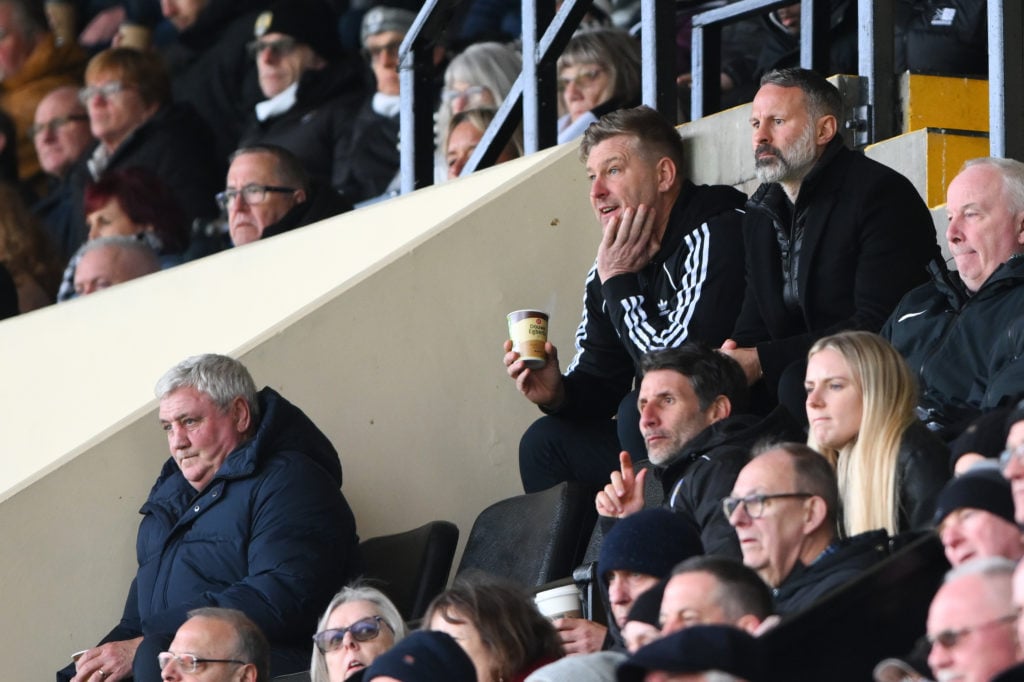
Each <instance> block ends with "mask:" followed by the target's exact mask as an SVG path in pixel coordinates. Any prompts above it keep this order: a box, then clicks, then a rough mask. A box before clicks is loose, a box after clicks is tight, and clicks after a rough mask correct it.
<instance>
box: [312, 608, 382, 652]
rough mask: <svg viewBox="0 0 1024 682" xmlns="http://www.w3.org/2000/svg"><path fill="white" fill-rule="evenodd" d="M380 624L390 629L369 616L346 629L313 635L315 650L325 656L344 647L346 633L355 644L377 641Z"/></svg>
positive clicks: (378, 617) (324, 631)
mask: <svg viewBox="0 0 1024 682" xmlns="http://www.w3.org/2000/svg"><path fill="white" fill-rule="evenodd" d="M382 623H383V624H384V625H387V626H388V628H389V629H390V628H391V626H390V625H388V622H387V621H386V620H384V619H383V618H381V617H380V616H370V617H369V618H363V619H362V620H357V621H356V622H354V623H352V625H349V626H348V627H347V628H334V629H332V630H323V631H322V632H318V633H316V634H315V635H313V642H315V643H316V648H317V649H319V650H320V653H323V654H326V653H327V652H328V651H334V650H335V649H340V648H341V647H342V646H343V645H344V643H345V633H346V632H347V633H349V634H350V635H352V639H354V640H355V641H357V642H369V641H370V640H372V639H377V636H378V635H380V626H381V624H382Z"/></svg>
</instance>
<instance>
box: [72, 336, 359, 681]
mask: <svg viewBox="0 0 1024 682" xmlns="http://www.w3.org/2000/svg"><path fill="white" fill-rule="evenodd" d="M155 392H156V395H157V398H158V400H159V401H160V406H159V424H160V428H161V429H162V430H163V431H164V433H165V434H166V435H167V444H168V446H169V449H170V454H171V457H170V458H169V459H168V460H166V461H165V462H164V464H163V467H162V469H161V471H160V474H159V476H158V477H157V480H156V483H155V484H154V485H153V487H152V489H151V491H150V494H149V499H148V500H147V501H146V503H145V504H144V505H143V507H142V510H141V513H142V517H143V518H142V522H141V524H140V525H139V533H138V538H137V540H136V547H137V553H138V564H139V568H138V571H137V572H136V575H135V580H134V581H132V585H131V588H130V590H129V592H128V599H127V601H126V603H125V608H124V613H123V616H122V618H121V622H120V624H118V625H117V626H116V627H115V628H114V629H113V630H111V632H110V633H109V634H108V635H107V636H106V637H105V638H104V639H103V642H102V643H101V644H100V645H98V646H96V647H94V648H91V649H88V650H86V651H85V652H83V653H82V655H81V656H80V657H78V658H77V661H76V663H75V664H73V665H72V666H69V668H68V669H65V670H63V671H61V672H60V673H58V680H62V679H68V677H70V676H71V675H74V677H73V682H85V681H86V680H91V682H117V681H118V680H123V679H128V678H131V679H133V680H134V682H156V681H157V680H160V679H161V674H162V673H161V670H160V668H159V667H158V666H157V655H158V654H160V653H161V652H164V651H167V650H168V649H169V648H170V650H171V651H172V652H174V653H175V654H177V655H178V656H179V657H180V658H182V659H183V660H182V661H181V662H178V663H177V665H178V667H181V666H183V665H184V666H185V667H186V668H190V667H191V663H189V662H187V661H185V660H184V656H183V654H184V653H191V654H196V655H200V654H203V655H212V653H214V652H208V651H193V650H188V649H186V650H185V651H179V650H178V649H176V648H175V646H176V644H175V643H173V642H172V641H171V640H172V639H174V638H175V632H176V631H177V630H178V628H179V627H181V626H182V623H184V622H185V620H186V616H187V614H188V613H189V612H190V611H192V610H193V609H196V608H200V607H204V606H218V607H225V608H233V609H237V610H239V611H242V612H244V613H245V614H246V616H248V617H249V618H251V619H252V621H253V622H254V623H256V624H257V625H258V626H259V628H260V629H261V630H262V631H263V632H264V633H265V634H266V636H267V638H268V639H269V641H270V645H271V649H270V668H271V671H272V672H273V674H274V675H284V674H289V673H293V672H297V671H301V670H306V669H307V668H308V665H309V643H310V637H311V636H312V635H313V631H314V627H315V625H316V621H317V616H318V615H319V613H320V609H321V608H322V607H323V605H324V604H326V603H327V602H328V601H330V599H331V596H332V595H333V594H334V593H335V592H336V591H337V590H338V589H339V588H340V587H341V586H342V585H344V584H345V583H346V582H347V581H348V580H349V579H350V578H352V577H353V575H354V573H355V572H356V570H357V569H358V556H357V555H358V538H357V536H356V529H355V519H354V518H353V516H352V510H351V509H350V508H349V506H348V503H347V502H346V501H345V497H344V496H343V495H342V493H341V481H342V475H341V462H340V461H339V459H338V453H337V451H336V450H335V449H334V446H333V445H331V442H330V440H328V438H327V436H325V435H324V434H323V432H322V431H320V429H318V428H317V427H316V425H315V424H313V422H312V421H310V419H309V417H307V416H306V415H305V414H304V413H303V412H302V411H301V410H300V409H299V408H297V407H295V406H294V405H292V404H291V403H290V402H288V401H287V400H285V398H284V397H283V396H281V395H280V394H279V393H277V392H276V391H274V390H273V389H272V388H269V387H265V388H263V389H262V390H259V391H257V389H256V384H255V383H254V382H253V379H252V376H251V375H250V374H249V371H248V370H247V369H246V368H245V366H243V365H242V364H241V363H240V362H238V361H237V360H235V359H233V358H230V357H227V356H224V355H212V354H210V355H198V356H194V357H190V358H188V359H186V360H184V361H182V362H181V363H179V364H177V365H175V366H174V367H172V368H171V369H170V370H168V372H167V373H166V374H164V376H163V377H162V378H161V379H160V381H159V382H157V385H156V391H155ZM178 634H179V635H180V634H181V633H180V632H179V633H178ZM175 641H177V640H175ZM216 653H217V654H218V657H220V658H235V656H229V655H226V654H224V653H223V652H216ZM239 660H241V659H239ZM249 661H250V659H246V663H248V662H249ZM167 663H168V661H167V660H164V661H162V664H163V665H164V667H165V668H166V667H167ZM165 679H166V678H165Z"/></svg>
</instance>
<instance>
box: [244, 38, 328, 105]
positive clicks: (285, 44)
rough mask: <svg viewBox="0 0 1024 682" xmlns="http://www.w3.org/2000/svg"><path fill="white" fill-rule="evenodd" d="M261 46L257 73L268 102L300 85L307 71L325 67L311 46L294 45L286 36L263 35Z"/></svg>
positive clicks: (260, 40) (257, 55) (303, 44)
mask: <svg viewBox="0 0 1024 682" xmlns="http://www.w3.org/2000/svg"><path fill="white" fill-rule="evenodd" d="M258 42H259V45H260V50H259V52H258V53H257V54H256V70H257V72H258V73H259V80H260V90H262V91H263V96H264V97H267V98H268V99H269V98H270V97H274V96H276V95H279V94H281V93H282V92H284V91H285V90H286V89H287V88H288V87H289V86H290V85H291V84H292V83H298V82H299V79H300V78H302V74H304V73H305V72H306V70H307V69H320V68H323V66H324V64H325V62H324V60H323V59H321V58H320V57H318V56H317V54H316V52H314V51H313V48H311V47H310V46H309V45H306V44H305V43H298V42H295V41H294V39H292V38H291V36H286V35H285V34H283V33H267V34H264V35H263V36H261V37H260V38H259V41H258Z"/></svg>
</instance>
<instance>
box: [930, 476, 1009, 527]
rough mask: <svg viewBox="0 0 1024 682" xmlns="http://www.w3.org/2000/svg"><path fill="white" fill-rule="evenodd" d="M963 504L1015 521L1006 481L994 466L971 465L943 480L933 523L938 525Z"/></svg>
mask: <svg viewBox="0 0 1024 682" xmlns="http://www.w3.org/2000/svg"><path fill="white" fill-rule="evenodd" d="M964 507H970V508H972V509H983V510H984V511H987V512H990V513H992V514H995V515H996V516H998V517H1000V518H1002V519H1005V520H1006V521H1008V522H1009V523H1012V524H1014V525H1016V521H1014V510H1013V493H1012V492H1011V491H1010V482H1009V481H1008V480H1006V477H1004V476H1003V474H1002V472H1001V471H999V470H998V469H995V468H982V469H971V470H970V471H968V472H967V473H965V474H963V475H962V476H958V477H957V478H954V479H953V480H952V481H950V482H949V483H947V484H946V485H945V487H944V488H943V489H942V490H941V491H940V492H939V497H938V499H936V501H935V518H934V519H933V523H934V524H935V525H936V526H938V525H939V524H940V523H942V520H943V519H945V518H946V517H947V516H949V515H950V514H952V513H953V512H954V511H956V510H957V509H962V508H964Z"/></svg>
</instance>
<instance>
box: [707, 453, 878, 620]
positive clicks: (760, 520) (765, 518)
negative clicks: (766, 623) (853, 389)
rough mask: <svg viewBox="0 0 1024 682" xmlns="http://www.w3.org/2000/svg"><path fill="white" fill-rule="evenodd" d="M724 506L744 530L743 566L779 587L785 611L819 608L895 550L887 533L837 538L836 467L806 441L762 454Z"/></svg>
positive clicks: (739, 531) (778, 601) (776, 592)
mask: <svg viewBox="0 0 1024 682" xmlns="http://www.w3.org/2000/svg"><path fill="white" fill-rule="evenodd" d="M722 506H723V508H724V512H725V515H726V516H727V517H728V519H729V523H730V524H732V526H733V528H735V529H736V535H737V537H738V538H739V541H740V548H741V549H742V551H743V563H744V564H746V565H747V566H749V567H750V568H752V569H754V570H756V571H757V572H758V573H759V574H760V575H761V578H762V579H763V580H764V581H765V582H766V583H768V586H769V587H771V588H772V594H773V596H774V597H775V607H776V612H777V613H779V614H781V615H786V614H789V613H794V612H796V611H800V610H803V609H805V608H807V607H809V606H811V604H813V603H814V602H816V601H818V600H819V599H821V598H822V597H824V596H825V595H826V594H828V593H829V592H832V591H833V590H834V589H836V588H838V587H840V586H841V585H843V584H845V583H847V582H849V581H850V580H852V579H854V578H855V577H857V576H858V575H860V574H861V573H862V572H863V571H864V570H866V569H867V568H869V567H871V566H873V565H874V564H875V563H877V562H878V561H881V560H882V559H883V558H885V556H886V555H887V554H888V547H889V543H888V540H889V536H888V534H887V533H886V532H885V531H881V530H872V531H867V532H865V533H861V534H859V535H855V536H853V537H851V538H847V539H840V538H839V537H838V536H837V535H836V522H837V519H838V514H839V487H838V484H837V482H836V473H835V470H834V469H833V468H832V465H831V464H829V462H828V460H826V459H825V458H824V457H822V456H821V455H820V454H818V453H817V452H815V451H814V450H812V449H810V448H809V447H807V446H806V445H803V444H801V443H780V444H776V445H771V446H768V447H767V448H766V449H764V450H763V451H761V452H760V453H759V454H756V455H755V456H754V458H753V459H751V460H750V463H749V464H747V465H746V466H745V467H743V470H742V471H740V474H739V476H738V477H737V478H736V485H735V487H734V488H733V492H732V494H731V495H730V496H729V497H726V498H725V499H724V500H722Z"/></svg>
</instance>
